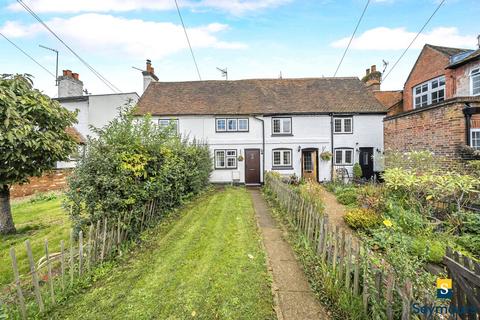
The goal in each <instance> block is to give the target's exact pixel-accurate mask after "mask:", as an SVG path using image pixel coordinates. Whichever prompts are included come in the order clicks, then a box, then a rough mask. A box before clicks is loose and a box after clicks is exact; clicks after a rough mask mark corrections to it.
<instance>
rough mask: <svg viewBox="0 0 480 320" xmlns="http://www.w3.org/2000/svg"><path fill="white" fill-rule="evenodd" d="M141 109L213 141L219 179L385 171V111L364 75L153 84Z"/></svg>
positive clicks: (186, 133)
mask: <svg viewBox="0 0 480 320" xmlns="http://www.w3.org/2000/svg"><path fill="white" fill-rule="evenodd" d="M136 114H137V115H145V114H150V115H152V117H153V119H154V121H155V122H157V123H158V124H159V125H161V126H166V125H168V124H169V123H171V122H173V123H174V124H175V125H176V127H177V130H178V132H179V133H180V134H182V135H184V136H188V137H190V138H196V139H197V140H203V141H206V142H208V144H209V146H210V149H211V152H212V157H213V160H214V161H213V162H214V170H213V173H212V175H211V181H212V182H214V183H229V182H234V181H238V182H240V183H246V184H260V183H262V182H263V172H265V171H278V172H280V173H281V174H284V175H293V174H295V175H296V176H298V177H304V178H307V179H313V180H316V181H326V180H330V179H331V177H332V172H334V171H335V172H338V171H348V172H349V174H350V175H351V173H352V168H353V165H354V163H356V162H359V163H360V165H361V166H362V169H363V173H364V176H365V177H366V178H371V177H372V176H373V175H374V173H375V172H377V171H381V169H382V168H380V167H379V165H378V164H379V161H377V160H378V159H379V158H380V156H381V154H382V153H383V118H384V117H385V115H386V109H385V107H384V106H382V105H381V104H380V103H379V102H378V101H377V100H376V99H375V97H374V96H373V95H372V93H371V92H370V91H369V90H368V89H367V88H366V87H365V86H364V84H363V83H362V82H361V81H360V80H359V79H358V78H311V79H260V80H238V81H194V82H152V83H151V84H150V85H149V86H148V88H147V90H146V91H145V92H144V94H143V95H142V97H141V98H140V100H139V102H138V105H137V109H136ZM323 152H331V153H332V154H333V159H332V160H330V161H328V160H327V161H326V160H322V159H321V157H320V155H321V154H322V153H323ZM343 169H346V170H343Z"/></svg>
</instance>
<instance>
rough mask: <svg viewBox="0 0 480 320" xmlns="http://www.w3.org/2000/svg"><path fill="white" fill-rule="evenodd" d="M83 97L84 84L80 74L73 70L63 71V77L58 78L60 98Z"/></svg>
mask: <svg viewBox="0 0 480 320" xmlns="http://www.w3.org/2000/svg"><path fill="white" fill-rule="evenodd" d="M82 95H83V82H82V81H81V80H80V76H79V74H78V73H74V72H72V70H63V75H62V76H60V77H58V97H59V98H64V97H78V96H82Z"/></svg>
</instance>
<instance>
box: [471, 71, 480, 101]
mask: <svg viewBox="0 0 480 320" xmlns="http://www.w3.org/2000/svg"><path fill="white" fill-rule="evenodd" d="M470 81H471V84H472V85H471V87H472V90H471V91H472V96H478V95H480V68H477V69H473V70H472V71H471V72H470Z"/></svg>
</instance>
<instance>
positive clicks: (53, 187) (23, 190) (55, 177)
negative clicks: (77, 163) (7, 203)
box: [10, 169, 71, 198]
mask: <svg viewBox="0 0 480 320" xmlns="http://www.w3.org/2000/svg"><path fill="white" fill-rule="evenodd" d="M70 173H71V169H61V170H53V171H50V172H48V173H45V174H44V175H43V176H41V177H33V178H31V179H30V183H27V184H23V185H14V186H12V188H11V189H10V196H11V197H12V198H18V197H24V196H29V195H32V194H34V193H37V192H47V191H57V190H62V189H64V188H65V187H66V184H67V177H68V176H69V174H70Z"/></svg>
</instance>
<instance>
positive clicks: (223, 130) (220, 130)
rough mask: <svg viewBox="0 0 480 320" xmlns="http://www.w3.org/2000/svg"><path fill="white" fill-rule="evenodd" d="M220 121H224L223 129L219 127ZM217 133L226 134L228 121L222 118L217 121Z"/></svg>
mask: <svg viewBox="0 0 480 320" xmlns="http://www.w3.org/2000/svg"><path fill="white" fill-rule="evenodd" d="M220 121H223V128H219V127H218V123H219V122H220ZM215 131H217V132H225V131H227V119H225V118H221V119H215Z"/></svg>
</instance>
